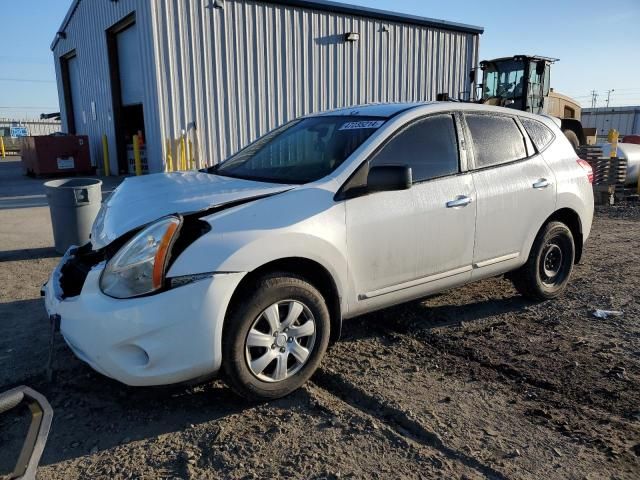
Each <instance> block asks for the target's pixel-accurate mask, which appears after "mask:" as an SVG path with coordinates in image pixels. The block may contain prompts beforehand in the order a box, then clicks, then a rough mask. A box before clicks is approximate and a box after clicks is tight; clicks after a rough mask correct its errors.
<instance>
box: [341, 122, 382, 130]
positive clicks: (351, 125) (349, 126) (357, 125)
mask: <svg viewBox="0 0 640 480" xmlns="http://www.w3.org/2000/svg"><path fill="white" fill-rule="evenodd" d="M382 125H384V120H369V121H363V122H347V123H345V124H344V125H342V126H341V127H340V130H360V129H362V128H380V127H381V126H382Z"/></svg>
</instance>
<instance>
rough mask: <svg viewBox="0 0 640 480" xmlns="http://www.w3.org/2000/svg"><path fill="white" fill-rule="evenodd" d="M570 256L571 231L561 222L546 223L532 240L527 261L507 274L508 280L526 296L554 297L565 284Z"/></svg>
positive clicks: (567, 278)
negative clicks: (509, 274) (509, 276)
mask: <svg viewBox="0 0 640 480" xmlns="http://www.w3.org/2000/svg"><path fill="white" fill-rule="evenodd" d="M574 257H575V244H574V240H573V235H572V234H571V230H569V228H568V227H567V226H566V225H565V224H564V223H561V222H549V223H548V224H546V225H545V226H544V227H543V228H542V229H541V230H540V232H539V233H538V236H537V237H536V240H535V241H534V242H533V246H532V247H531V252H530V253H529V259H528V260H527V263H525V264H524V265H523V266H522V267H521V268H520V269H519V270H517V271H515V272H514V273H513V274H512V275H511V280H512V281H513V284H514V286H515V287H516V290H518V292H520V293H521V294H522V295H524V296H525V297H527V298H531V299H533V300H549V299H552V298H556V297H557V296H559V295H560V294H562V292H563V291H564V289H565V288H566V286H567V284H568V283H569V278H570V277H571V272H572V270H573V263H574Z"/></svg>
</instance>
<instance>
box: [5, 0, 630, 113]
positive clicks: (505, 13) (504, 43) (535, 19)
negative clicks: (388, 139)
mask: <svg viewBox="0 0 640 480" xmlns="http://www.w3.org/2000/svg"><path fill="white" fill-rule="evenodd" d="M91 1H107V0H91ZM156 1H165V0H156ZM70 3H71V0H20V1H16V0H0V32H1V34H0V39H2V47H1V48H0V117H6V116H11V117H16V116H17V117H21V118H24V117H25V115H27V116H37V115H38V114H39V113H41V112H45V111H57V110H58V97H57V94H56V84H55V73H54V69H53V58H52V55H51V51H50V50H49V45H50V44H51V40H52V39H53V36H54V34H55V32H56V31H57V29H58V27H59V25H60V23H61V21H62V19H63V18H64V15H65V14H66V12H67V9H68V7H69V5H70ZM345 3H352V4H359V5H364V6H368V7H374V8H380V9H386V10H394V11H398V12H405V13H411V14H414V15H422V16H427V17H432V18H439V19H445V20H449V21H456V22H461V23H469V24H472V25H479V26H483V27H484V28H485V33H484V35H482V36H481V39H480V57H481V59H488V58H494V57H499V56H509V55H514V54H518V53H520V54H538V55H544V56H549V57H556V58H560V62H559V63H557V64H556V65H555V66H554V67H553V70H552V75H551V84H552V86H553V87H554V88H555V90H556V91H558V92H561V93H565V94H567V95H570V96H572V97H574V98H576V99H577V100H579V101H581V102H582V103H583V104H584V105H585V106H589V105H590V103H591V95H590V92H591V90H593V89H595V90H597V91H598V93H599V98H598V105H599V106H602V105H603V104H604V100H605V98H606V92H607V90H610V89H615V91H614V92H613V93H612V94H611V105H632V104H634V105H640V0H609V1H607V2H603V1H602V0H533V1H526V2H524V1H519V0H515V1H513V0H511V1H505V0H479V1H476V0H468V1H461V0H448V1H442V0H377V1H367V0H348V1H345Z"/></svg>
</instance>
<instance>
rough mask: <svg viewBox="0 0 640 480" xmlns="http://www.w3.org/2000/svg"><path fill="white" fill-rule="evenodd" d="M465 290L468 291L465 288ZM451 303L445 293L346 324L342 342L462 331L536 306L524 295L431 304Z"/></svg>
mask: <svg viewBox="0 0 640 480" xmlns="http://www.w3.org/2000/svg"><path fill="white" fill-rule="evenodd" d="M463 288H464V287H463ZM434 299H438V300H439V301H440V300H443V299H444V300H445V301H446V300H449V299H450V298H449V294H447V293H442V294H438V295H435V296H430V297H427V298H422V299H419V300H415V301H412V302H408V303H405V304H402V305H398V306H394V307H390V308H386V309H384V310H379V311H376V312H373V313H369V314H365V315H361V316H358V317H354V318H352V319H349V320H346V321H345V322H344V323H343V326H342V335H341V339H342V340H359V339H365V338H371V337H378V336H384V335H385V334H392V333H411V332H414V333H419V332H427V331H429V330H433V329H435V328H443V327H460V326H462V325H463V324H466V325H468V324H474V323H480V322H482V321H483V320H486V319H487V318H489V317H496V316H500V315H503V314H507V313H514V312H520V311H522V312H523V311H525V309H526V308H527V307H529V306H531V305H534V304H535V303H534V302H532V301H530V300H527V299H526V298H524V297H522V296H521V295H518V294H515V293H514V295H513V296H510V297H504V298H498V299H485V300H479V301H476V302H470V303H465V304H456V303H454V302H450V303H449V302H448V303H446V304H439V305H431V304H430V303H431V302H430V300H434Z"/></svg>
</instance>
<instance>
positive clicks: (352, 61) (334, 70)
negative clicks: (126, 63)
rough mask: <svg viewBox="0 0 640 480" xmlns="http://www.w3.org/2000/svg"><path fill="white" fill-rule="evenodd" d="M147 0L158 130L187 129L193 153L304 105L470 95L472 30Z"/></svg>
mask: <svg viewBox="0 0 640 480" xmlns="http://www.w3.org/2000/svg"><path fill="white" fill-rule="evenodd" d="M149 1H150V2H151V3H152V4H153V5H155V8H153V9H151V14H152V25H153V27H152V28H153V31H154V33H155V35H154V42H155V43H154V48H155V52H156V55H155V56H156V57H157V59H158V63H157V65H156V66H155V68H156V74H157V75H158V79H159V85H160V91H159V105H158V108H159V118H161V124H160V131H161V136H162V137H163V139H164V140H165V142H166V140H167V139H177V138H178V137H179V136H180V133H181V131H183V130H185V131H187V132H188V133H189V136H190V138H191V139H193V141H194V143H195V145H196V148H195V151H196V158H199V159H202V160H203V161H204V162H203V164H214V163H217V162H218V161H220V160H222V159H224V158H226V157H227V156H229V155H230V154H232V153H234V152H236V151H237V150H238V149H239V148H241V147H242V146H244V145H246V144H247V143H249V142H250V141H252V140H254V139H255V138H257V137H259V136H260V135H262V134H264V133H266V132H267V131H269V130H270V129H272V128H274V127H276V126H278V125H280V124H282V123H284V122H286V121H288V120H290V119H293V118H295V117H298V116H300V115H304V114H307V113H311V112H317V111H322V110H328V109H333V108H338V107H343V106H348V105H353V104H362V103H371V102H389V101H415V100H434V99H435V97H436V94H437V93H440V92H448V93H449V94H450V95H452V96H454V97H459V96H461V95H465V94H466V95H468V94H469V92H468V90H469V71H470V70H471V69H472V68H474V67H475V66H476V62H477V51H478V49H477V45H478V35H476V34H472V33H464V32H454V31H449V30H440V29H436V28H431V27H426V26H417V25H409V24H399V23H394V22H387V21H382V20H372V19H367V18H363V17H359V16H353V15H346V14H334V13H331V12H319V11H311V10H308V9H306V8H299V7H291V6H283V5H276V4H270V3H266V2H259V1H249V0H227V1H225V2H224V8H223V9H217V8H213V2H212V1H210V0H166V1H162V2H155V1H154V0H149ZM346 32H358V33H359V34H360V40H359V41H358V42H345V41H344V34H345V33H346ZM164 146H165V148H166V143H164ZM165 153H166V151H165ZM173 155H174V157H175V155H176V152H175V150H174V152H173ZM154 167H156V166H155V165H154ZM156 168H157V167H156Z"/></svg>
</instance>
